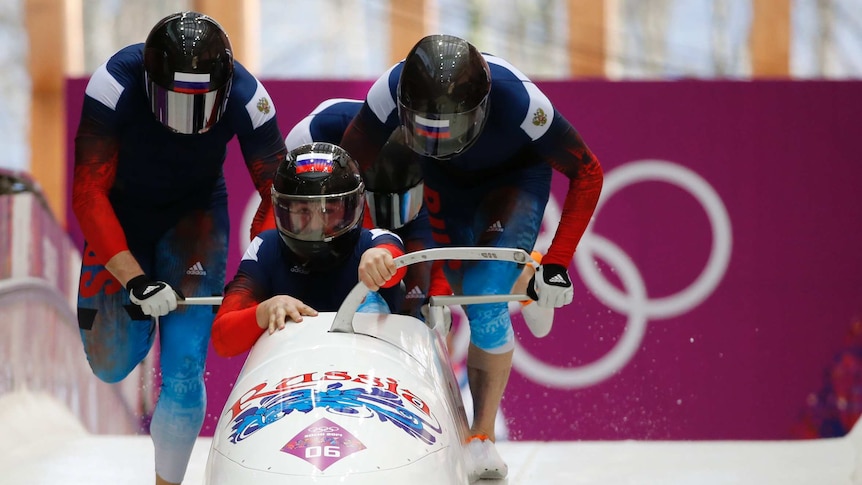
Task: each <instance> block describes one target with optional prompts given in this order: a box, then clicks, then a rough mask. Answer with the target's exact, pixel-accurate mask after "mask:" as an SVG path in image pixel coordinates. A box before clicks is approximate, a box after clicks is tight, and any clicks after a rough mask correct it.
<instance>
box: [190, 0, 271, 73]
mask: <svg viewBox="0 0 862 485" xmlns="http://www.w3.org/2000/svg"><path fill="white" fill-rule="evenodd" d="M191 8H192V10H195V11H197V12H200V13H203V14H206V15H209V16H210V17H212V18H214V19H215V20H216V21H217V22H218V23H219V24H221V26H222V27H223V28H224V30H225V32H227V35H228V37H230V43H231V46H232V47H233V51H234V57H235V58H236V59H237V60H238V61H239V62H241V63H242V65H243V66H245V67H246V69H248V70H249V71H251V72H252V73H253V74H257V73H258V67H259V66H260V55H259V52H260V48H259V47H260V46H259V42H260V39H259V29H260V3H259V2H258V0H194V1H193V2H192V7H191Z"/></svg>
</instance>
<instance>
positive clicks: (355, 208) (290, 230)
mask: <svg viewBox="0 0 862 485" xmlns="http://www.w3.org/2000/svg"><path fill="white" fill-rule="evenodd" d="M363 190H364V188H363V187H362V186H359V187H357V188H356V189H354V190H352V191H350V192H346V193H343V194H335V195H285V194H280V193H278V192H277V191H276V190H275V189H274V188H273V189H272V207H273V212H274V213H275V224H276V226H278V230H279V231H281V233H282V234H284V235H286V236H288V237H291V238H293V239H299V240H301V241H324V242H325V241H329V240H331V239H332V238H335V237H338V236H340V235H342V234H344V233H346V232H348V231H350V230H351V229H353V228H354V227H356V226H357V225H358V224H359V221H360V219H361V217H362V209H363V200H364V198H363V197H362V195H361V194H362V191H363Z"/></svg>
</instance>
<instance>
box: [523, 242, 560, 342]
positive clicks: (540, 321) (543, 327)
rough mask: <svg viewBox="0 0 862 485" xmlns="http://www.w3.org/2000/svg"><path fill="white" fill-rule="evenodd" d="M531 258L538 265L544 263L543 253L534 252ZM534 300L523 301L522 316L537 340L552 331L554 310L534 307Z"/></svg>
mask: <svg viewBox="0 0 862 485" xmlns="http://www.w3.org/2000/svg"><path fill="white" fill-rule="evenodd" d="M530 257H531V258H533V261H535V262H537V263H541V262H542V253H540V252H538V251H533V252H532V253H530ZM532 303H534V302H533V300H523V301H521V316H523V317H524V322H525V323H526V324H527V328H529V329H530V332H532V334H533V335H534V336H535V337H536V338H542V337H544V336H545V335H548V333H549V332H550V331H551V325H553V324H554V309H553V308H542V307H540V306H539V305H533V304H532Z"/></svg>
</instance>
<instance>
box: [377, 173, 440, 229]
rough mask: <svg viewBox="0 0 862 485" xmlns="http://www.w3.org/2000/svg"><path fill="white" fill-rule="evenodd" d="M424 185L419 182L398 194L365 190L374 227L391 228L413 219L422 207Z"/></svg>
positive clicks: (396, 227) (398, 226)
mask: <svg viewBox="0 0 862 485" xmlns="http://www.w3.org/2000/svg"><path fill="white" fill-rule="evenodd" d="M424 187H425V184H424V183H422V182H420V183H419V184H417V185H414V186H413V187H411V188H409V189H407V190H406V191H404V192H402V193H400V194H390V193H384V192H381V193H376V192H373V191H371V190H369V191H367V192H366V193H367V194H368V195H367V197H368V208H369V209H370V211H371V221H372V222H373V223H374V227H380V228H382V229H389V230H393V229H398V228H400V227H402V226H404V224H407V223H408V222H410V221H412V220H413V219H415V218H416V215H417V214H419V209H421V208H422V191H423V189H424Z"/></svg>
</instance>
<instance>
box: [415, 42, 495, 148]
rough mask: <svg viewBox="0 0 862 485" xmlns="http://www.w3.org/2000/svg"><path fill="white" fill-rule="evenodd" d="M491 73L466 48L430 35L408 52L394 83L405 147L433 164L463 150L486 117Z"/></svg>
mask: <svg viewBox="0 0 862 485" xmlns="http://www.w3.org/2000/svg"><path fill="white" fill-rule="evenodd" d="M490 92H491V70H490V69H489V68H488V63H487V62H486V61H485V58H484V57H483V56H482V54H481V53H480V52H479V51H478V50H477V49H476V48H475V47H474V46H473V45H472V44H470V43H469V42H467V41H466V40H464V39H461V38H459V37H455V36H451V35H430V36H427V37H425V38H423V39H422V40H420V41H419V42H418V43H416V45H415V46H413V49H412V50H411V51H410V53H409V54H408V55H407V57H406V58H405V60H404V64H403V67H402V70H401V77H400V78H399V80H398V116H399V118H400V120H401V124H402V126H404V127H405V128H406V133H405V134H406V138H407V140H406V141H407V145H408V146H409V147H410V148H411V149H413V151H415V152H416V153H418V154H420V155H423V156H428V157H434V158H439V159H447V158H451V157H452V156H454V155H457V154H459V153H461V152H463V151H464V150H466V149H468V148H469V147H470V146H472V145H473V143H475V142H476V139H477V138H478V137H479V135H480V134H481V133H482V128H483V127H484V126H485V121H486V119H487V117H488V94H489V93H490Z"/></svg>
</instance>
